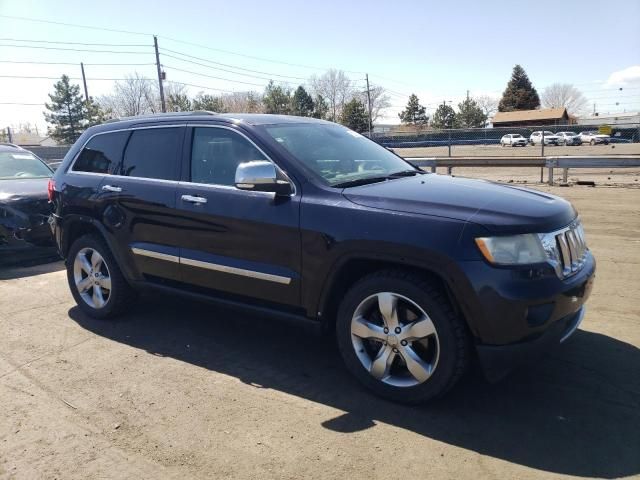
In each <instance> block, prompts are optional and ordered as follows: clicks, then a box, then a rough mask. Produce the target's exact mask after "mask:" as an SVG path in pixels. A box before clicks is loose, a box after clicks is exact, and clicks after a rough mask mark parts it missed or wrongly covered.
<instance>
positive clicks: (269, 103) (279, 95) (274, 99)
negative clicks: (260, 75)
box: [262, 81, 291, 115]
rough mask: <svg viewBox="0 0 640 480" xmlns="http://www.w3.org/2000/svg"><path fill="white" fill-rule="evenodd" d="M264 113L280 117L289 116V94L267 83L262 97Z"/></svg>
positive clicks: (283, 89) (273, 84) (284, 89)
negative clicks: (275, 114)
mask: <svg viewBox="0 0 640 480" xmlns="http://www.w3.org/2000/svg"><path fill="white" fill-rule="evenodd" d="M262 103H263V104H264V112H265V113H277V114H281V115H290V114H291V98H290V92H289V90H287V89H286V88H284V87H282V86H280V85H276V84H275V83H273V81H270V82H269V85H267V88H266V89H265V91H264V97H262Z"/></svg>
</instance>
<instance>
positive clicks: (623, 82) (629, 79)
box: [604, 65, 640, 87]
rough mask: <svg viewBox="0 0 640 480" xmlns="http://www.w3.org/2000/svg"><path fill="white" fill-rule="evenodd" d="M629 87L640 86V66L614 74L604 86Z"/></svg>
mask: <svg viewBox="0 0 640 480" xmlns="http://www.w3.org/2000/svg"><path fill="white" fill-rule="evenodd" d="M628 85H640V65H634V66H632V67H628V68H625V69H623V70H618V71H617V72H613V73H612V74H611V75H609V78H608V80H607V81H606V82H605V84H604V86H605V87H625V86H628Z"/></svg>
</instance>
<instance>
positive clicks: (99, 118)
mask: <svg viewBox="0 0 640 480" xmlns="http://www.w3.org/2000/svg"><path fill="white" fill-rule="evenodd" d="M85 111H86V115H85V117H86V121H87V127H92V126H93V125H99V124H101V123H103V122H104V121H105V120H107V119H109V118H111V117H112V116H113V115H112V112H110V111H105V110H103V109H102V107H101V106H100V105H99V104H98V102H96V101H95V100H94V99H93V97H89V102H88V103H87V104H86V105H85Z"/></svg>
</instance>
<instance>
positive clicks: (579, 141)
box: [372, 123, 640, 157]
mask: <svg viewBox="0 0 640 480" xmlns="http://www.w3.org/2000/svg"><path fill="white" fill-rule="evenodd" d="M372 138H373V140H375V141H376V142H378V143H380V144H381V145H383V146H385V147H387V148H391V149H393V150H394V151H396V152H397V153H398V154H399V155H401V156H403V157H474V156H483V157H493V156H555V155H580V156H582V155H640V123H625V124H616V125H610V126H600V127H598V126H594V125H553V126H550V125H531V126H515V127H497V128H468V129H442V130H437V129H431V128H425V129H422V130H419V131H415V132H412V133H406V132H402V133H401V132H398V133H393V132H391V133H390V132H385V133H383V134H382V133H375V132H374V133H373V134H372Z"/></svg>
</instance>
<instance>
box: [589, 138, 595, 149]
mask: <svg viewBox="0 0 640 480" xmlns="http://www.w3.org/2000/svg"><path fill="white" fill-rule="evenodd" d="M595 144H596V141H595V140H593V139H592V140H591V141H590V142H589V145H591V146H592V147H593V146H594V145H595Z"/></svg>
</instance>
